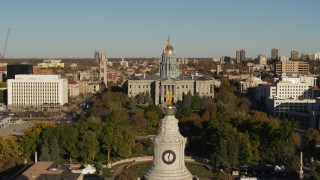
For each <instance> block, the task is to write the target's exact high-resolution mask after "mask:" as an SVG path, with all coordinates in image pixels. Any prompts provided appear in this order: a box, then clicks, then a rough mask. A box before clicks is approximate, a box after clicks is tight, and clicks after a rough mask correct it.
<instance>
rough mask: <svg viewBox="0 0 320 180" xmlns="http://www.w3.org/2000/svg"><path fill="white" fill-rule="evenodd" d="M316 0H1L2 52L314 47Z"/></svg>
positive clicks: (318, 33) (216, 52)
mask: <svg viewBox="0 0 320 180" xmlns="http://www.w3.org/2000/svg"><path fill="white" fill-rule="evenodd" d="M319 7H320V1H319V0H263V1H262V0H261V1H259V0H198V1H197V0H192V1H191V0H159V1H156V0H153V1H152V0H126V1H124V0H113V1H111V0H109V1H107V0H51V1H49V0H30V1H29V0H2V1H1V3H0V23H1V24H0V51H1V52H2V49H3V47H4V40H5V34H6V31H7V28H8V27H11V31H10V37H9V42H8V46H7V53H6V55H7V57H9V58H10V57H17V58H23V57H39V58H42V57H92V56H93V53H94V50H100V51H106V52H107V56H108V57H160V56H161V52H162V48H163V46H164V45H165V43H166V40H167V37H168V36H169V35H170V36H171V40H172V43H173V45H174V47H175V49H176V53H177V55H178V56H179V57H219V56H223V55H228V56H231V57H235V51H236V50H239V49H241V48H243V49H244V50H245V51H246V56H247V57H249V56H255V55H258V54H260V53H265V54H266V55H267V56H270V49H271V48H274V47H275V48H278V49H279V54H280V55H286V56H289V54H290V51H292V50H297V51H299V52H300V53H301V52H305V53H315V52H318V51H320V23H319V22H320V12H319Z"/></svg>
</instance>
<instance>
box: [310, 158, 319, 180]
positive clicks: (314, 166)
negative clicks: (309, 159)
mask: <svg viewBox="0 0 320 180" xmlns="http://www.w3.org/2000/svg"><path fill="white" fill-rule="evenodd" d="M310 179H311V180H320V161H314V162H313V163H311V172H310Z"/></svg>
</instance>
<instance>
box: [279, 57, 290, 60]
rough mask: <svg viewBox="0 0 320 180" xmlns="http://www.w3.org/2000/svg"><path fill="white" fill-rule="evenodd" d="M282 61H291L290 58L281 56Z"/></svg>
mask: <svg viewBox="0 0 320 180" xmlns="http://www.w3.org/2000/svg"><path fill="white" fill-rule="evenodd" d="M280 61H289V57H288V56H281V57H280Z"/></svg>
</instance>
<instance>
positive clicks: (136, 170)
mask: <svg viewBox="0 0 320 180" xmlns="http://www.w3.org/2000/svg"><path fill="white" fill-rule="evenodd" d="M151 165H152V162H145V163H138V164H134V165H132V166H130V167H128V169H126V170H125V171H129V172H130V173H131V174H132V176H133V177H141V176H143V175H144V174H146V172H147V171H148V170H149V169H150V168H151ZM186 166H187V168H188V170H189V171H190V172H191V174H195V175H196V176H198V177H199V178H211V177H212V172H211V170H209V169H208V168H207V167H205V166H203V165H201V164H194V163H186Z"/></svg>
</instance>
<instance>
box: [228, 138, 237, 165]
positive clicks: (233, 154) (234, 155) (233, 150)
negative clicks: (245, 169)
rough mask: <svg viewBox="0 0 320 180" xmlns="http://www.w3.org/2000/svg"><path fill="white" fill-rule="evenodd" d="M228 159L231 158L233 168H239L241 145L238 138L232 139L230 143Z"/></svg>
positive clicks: (230, 162)
mask: <svg viewBox="0 0 320 180" xmlns="http://www.w3.org/2000/svg"><path fill="white" fill-rule="evenodd" d="M228 157H229V164H230V165H231V166H232V167H237V166H238V164H239V144H238V140H237V137H234V138H232V139H231V140H230V142H229V146H228Z"/></svg>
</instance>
